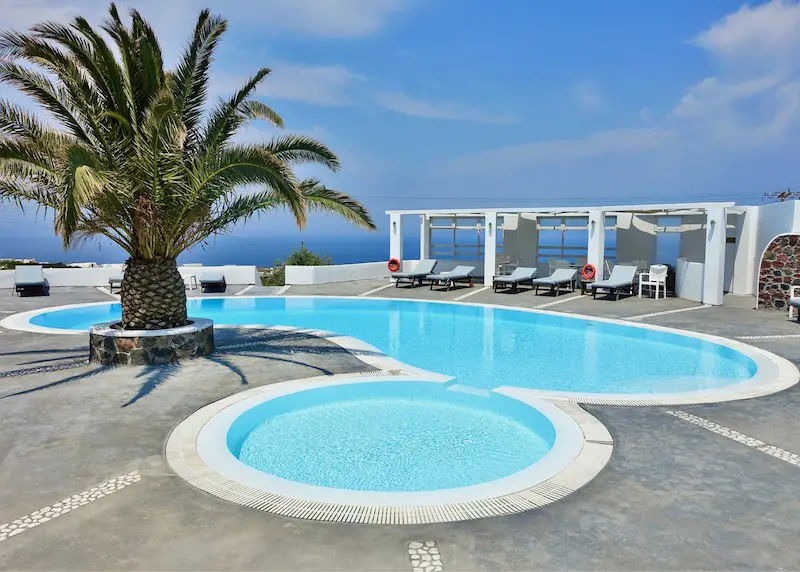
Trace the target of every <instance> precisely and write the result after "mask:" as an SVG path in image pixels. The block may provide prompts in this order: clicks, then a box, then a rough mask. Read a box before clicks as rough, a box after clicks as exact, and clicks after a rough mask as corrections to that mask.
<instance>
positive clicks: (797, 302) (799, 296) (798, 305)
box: [789, 286, 800, 322]
mask: <svg viewBox="0 0 800 572" xmlns="http://www.w3.org/2000/svg"><path fill="white" fill-rule="evenodd" d="M792 314H794V315H795V316H797V321H798V322H800V286H792V287H791V288H789V319H790V320H791V319H792Z"/></svg>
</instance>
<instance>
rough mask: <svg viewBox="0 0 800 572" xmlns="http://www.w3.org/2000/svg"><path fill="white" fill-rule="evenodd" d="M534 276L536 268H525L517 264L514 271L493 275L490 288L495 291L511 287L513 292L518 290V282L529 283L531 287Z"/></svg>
mask: <svg viewBox="0 0 800 572" xmlns="http://www.w3.org/2000/svg"><path fill="white" fill-rule="evenodd" d="M535 277H536V268H525V267H524V266H518V267H517V268H515V269H514V272H512V273H511V274H508V275H506V276H495V277H494V278H493V279H492V288H494V291H495V292H497V291H498V290H499V289H501V288H513V290H514V292H517V291H518V290H519V285H520V284H530V285H531V288H533V279H534V278H535Z"/></svg>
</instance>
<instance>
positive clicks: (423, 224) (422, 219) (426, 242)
mask: <svg viewBox="0 0 800 572" xmlns="http://www.w3.org/2000/svg"><path fill="white" fill-rule="evenodd" d="M430 257H431V219H430V218H428V215H419V259H420V260H427V259H428V258H430Z"/></svg>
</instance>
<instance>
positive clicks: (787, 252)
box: [758, 235, 800, 310]
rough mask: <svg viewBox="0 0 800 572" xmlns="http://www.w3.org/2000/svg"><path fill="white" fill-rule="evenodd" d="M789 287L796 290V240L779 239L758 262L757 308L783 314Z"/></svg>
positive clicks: (799, 264)
mask: <svg viewBox="0 0 800 572" xmlns="http://www.w3.org/2000/svg"><path fill="white" fill-rule="evenodd" d="M792 286H800V236H798V235H784V236H779V237H777V238H776V239H775V240H773V241H772V242H771V243H770V244H769V246H768V247H767V249H766V250H765V251H764V256H763V258H762V259H761V268H760V269H759V274H758V307H759V308H763V309H766V310H786V308H787V303H788V300H789V295H790V292H791V287H792Z"/></svg>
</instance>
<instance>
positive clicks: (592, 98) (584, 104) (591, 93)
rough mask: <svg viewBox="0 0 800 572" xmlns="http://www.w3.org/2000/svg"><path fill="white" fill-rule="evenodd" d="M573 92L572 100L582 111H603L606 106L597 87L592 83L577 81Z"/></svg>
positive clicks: (573, 86)
mask: <svg viewBox="0 0 800 572" xmlns="http://www.w3.org/2000/svg"><path fill="white" fill-rule="evenodd" d="M571 92H572V99H574V100H575V102H576V103H577V104H578V105H579V106H580V107H581V108H582V109H585V110H587V111H593V110H597V109H602V108H603V107H605V105H606V102H605V100H604V99H603V96H602V95H600V92H599V91H598V89H597V86H596V85H595V84H594V83H593V82H591V81H585V80H583V81H576V82H575V83H573V84H572V88H571Z"/></svg>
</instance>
